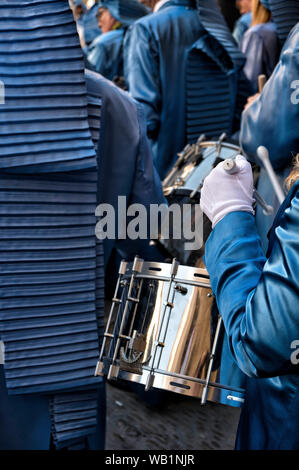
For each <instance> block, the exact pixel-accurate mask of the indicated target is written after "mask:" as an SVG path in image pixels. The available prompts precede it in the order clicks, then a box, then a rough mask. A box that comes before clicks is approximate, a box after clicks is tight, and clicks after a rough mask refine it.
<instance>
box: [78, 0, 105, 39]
mask: <svg viewBox="0 0 299 470" xmlns="http://www.w3.org/2000/svg"><path fill="white" fill-rule="evenodd" d="M98 10H99V5H98V4H97V3H96V4H95V5H93V6H92V7H91V8H89V10H87V11H86V12H85V14H84V16H83V25H82V27H83V30H84V40H85V43H86V45H87V46H88V45H90V44H91V43H92V42H93V41H94V39H95V38H96V37H98V36H100V35H101V33H102V32H101V28H100V27H99V25H98V20H97V17H96V15H97V13H98Z"/></svg>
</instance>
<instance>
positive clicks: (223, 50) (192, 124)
mask: <svg viewBox="0 0 299 470" xmlns="http://www.w3.org/2000/svg"><path fill="white" fill-rule="evenodd" d="M197 8H198V11H199V17H200V21H201V23H202V25H203V28H204V32H203V33H202V34H201V35H200V37H199V39H198V40H197V41H196V42H195V43H194V44H193V46H192V47H191V48H190V50H189V52H188V60H187V72H186V88H187V94H186V96H187V101H186V104H187V136H188V142H194V141H195V140H196V139H197V138H198V136H199V135H200V134H202V133H204V134H205V135H206V136H207V137H215V136H217V135H219V134H221V133H222V132H226V133H227V134H228V135H231V134H232V133H233V130H234V124H235V116H236V112H237V101H238V92H239V88H240V84H241V83H242V93H243V92H244V88H245V90H246V91H247V93H246V92H245V96H248V95H249V94H250V87H249V83H248V82H247V81H246V80H244V77H243V81H242V82H241V81H240V78H241V74H242V68H243V66H244V63H245V58H244V55H243V54H242V53H241V52H240V50H239V49H238V47H237V45H236V43H235V41H234V39H233V37H232V35H231V33H230V31H229V30H228V28H227V25H226V23H225V21H224V18H223V16H222V15H221V13H220V11H219V8H218V6H217V4H216V2H214V1H210V0H209V1H206V0H203V1H202V0H200V1H198V2H197Z"/></svg>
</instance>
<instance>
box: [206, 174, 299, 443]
mask: <svg viewBox="0 0 299 470" xmlns="http://www.w3.org/2000/svg"><path fill="white" fill-rule="evenodd" d="M298 227H299V181H297V183H295V185H294V186H293V188H292V189H291V191H290V193H289V194H288V196H287V198H286V199H285V201H284V203H283V204H282V206H281V208H280V210H279V213H278V214H277V218H276V220H275V222H274V226H273V229H272V232H271V237H270V248H269V253H268V256H269V257H268V260H266V258H265V257H264V254H263V251H262V249H261V245H260V239H259V236H258V233H257V230H256V225H255V220H254V216H253V215H251V214H249V213H247V212H232V213H230V214H228V215H227V216H225V217H224V219H222V220H221V221H220V222H219V223H218V224H217V225H216V227H215V228H214V230H213V231H212V233H211V235H210V237H209V239H208V241H207V244H206V253H205V263H206V267H207V270H208V272H209V274H210V278H211V285H212V289H213V292H214V294H215V296H216V300H217V304H218V307H219V311H220V314H221V315H222V318H223V321H224V325H225V329H226V332H227V335H228V339H229V345H230V349H231V352H232V354H233V356H234V358H235V361H236V363H237V365H238V367H239V368H240V370H242V372H243V373H245V374H246V376H247V381H246V395H245V404H244V406H243V410H242V414H241V419H240V424H239V429H238V436H237V443H236V447H237V449H251V450H254V449H257V450H259V449H267V450H285V449H297V450H298V449H299V432H298V423H299V366H298V363H299V361H298V352H299V351H298V349H299V348H298V344H297V353H296V349H295V347H296V345H294V344H293V342H294V341H296V340H297V341H298V338H299V312H298V301H299V283H298V280H299V263H298Z"/></svg>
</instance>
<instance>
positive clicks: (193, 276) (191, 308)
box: [97, 262, 242, 402]
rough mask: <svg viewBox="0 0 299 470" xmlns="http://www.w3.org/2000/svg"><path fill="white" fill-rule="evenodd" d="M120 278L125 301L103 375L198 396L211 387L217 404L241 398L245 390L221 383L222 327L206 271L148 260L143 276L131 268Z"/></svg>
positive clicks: (109, 334) (117, 311)
mask: <svg viewBox="0 0 299 470" xmlns="http://www.w3.org/2000/svg"><path fill="white" fill-rule="evenodd" d="M120 277H121V280H120V281H119V283H118V286H119V287H118V288H117V289H118V292H116V295H115V297H116V299H122V301H121V303H118V302H116V303H115V304H114V306H113V307H112V309H111V312H112V313H111V315H110V317H109V320H108V323H107V326H108V328H107V329H106V332H105V340H106V343H105V348H104V351H102V354H101V357H100V361H99V364H100V365H99V364H98V366H97V367H98V371H99V372H100V373H103V374H104V375H107V374H108V375H109V378H110V379H112V378H114V379H117V378H121V379H124V380H129V381H132V382H137V383H140V384H143V385H145V386H147V388H149V387H151V386H153V387H155V388H160V389H163V390H168V391H173V392H175V393H180V394H184V395H190V396H193V397H198V398H202V396H203V391H204V389H206V391H207V396H206V398H207V399H208V400H212V401H216V402H221V394H222V393H224V394H225V398H226V399H227V396H231V397H233V398H231V400H233V401H236V400H238V399H241V400H242V390H240V389H238V388H234V386H233V384H221V383H219V378H220V372H221V371H220V368H221V334H220V336H219V338H217V341H214V339H215V333H216V330H217V325H218V330H219V331H221V324H220V323H219V321H220V317H219V315H218V311H217V309H216V308H215V303H214V298H213V295H212V291H211V288H210V282H209V277H208V273H207V271H206V270H205V269H203V268H191V267H188V266H181V265H178V264H177V263H173V264H172V265H171V264H166V263H150V262H143V264H142V269H141V271H140V272H136V271H133V270H132V264H127V265H126V270H125V273H124V274H123V273H122V274H120ZM121 286H122V287H121ZM128 297H129V298H131V299H132V300H130V301H128ZM136 300H137V301H136ZM136 304H137V306H136ZM212 350H213V353H214V354H213V355H212V357H211V353H212Z"/></svg>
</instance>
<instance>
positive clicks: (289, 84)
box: [240, 17, 299, 252]
mask: <svg viewBox="0 0 299 470" xmlns="http://www.w3.org/2000/svg"><path fill="white" fill-rule="evenodd" d="M298 20H299V17H298ZM298 57H299V24H297V26H295V27H294V28H293V30H292V31H291V33H290V35H289V38H288V40H287V41H286V43H285V45H284V48H283V50H282V52H281V55H280V60H279V63H278V65H277V67H276V68H275V70H274V72H273V74H272V75H271V77H270V79H269V80H268V82H267V83H266V85H265V87H264V89H263V91H262V93H261V94H260V95H259V96H258V98H257V99H256V100H254V101H253V102H252V103H251V104H250V105H249V106H248V107H247V109H246V110H245V111H244V112H243V115H242V124H241V132H240V145H241V147H242V149H243V151H244V153H245V154H246V155H247V156H248V158H249V159H250V160H252V161H255V162H256V163H257V164H258V165H259V166H261V174H260V178H259V183H258V191H259V192H260V194H261V195H262V196H263V198H264V199H265V200H266V201H267V203H268V204H271V205H272V206H273V207H274V209H275V210H274V215H273V216H267V217H265V215H264V214H263V211H262V209H261V208H258V209H257V214H256V218H257V226H258V230H259V234H260V236H261V240H262V246H263V249H264V251H265V252H266V250H267V246H268V237H267V233H268V231H269V229H270V227H271V224H272V222H273V218H274V216H275V213H276V211H277V209H278V207H279V202H278V199H277V197H276V195H275V192H274V191H273V188H272V185H271V183H270V181H269V178H268V175H267V173H266V171H265V170H264V168H263V166H262V164H261V162H260V161H259V159H258V157H257V156H256V151H257V148H258V147H259V146H261V145H263V146H265V147H266V148H267V149H268V151H269V157H270V161H271V163H272V166H273V168H274V170H275V172H276V174H277V176H278V178H279V180H280V182H281V186H282V187H283V181H284V179H285V177H286V175H287V174H288V173H289V171H290V167H291V162H292V159H293V157H294V155H296V153H297V152H299V136H298V130H297V129H298V123H299V108H298V104H296V103H298V95H299V94H298V84H297V77H298V75H299V59H298Z"/></svg>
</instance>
